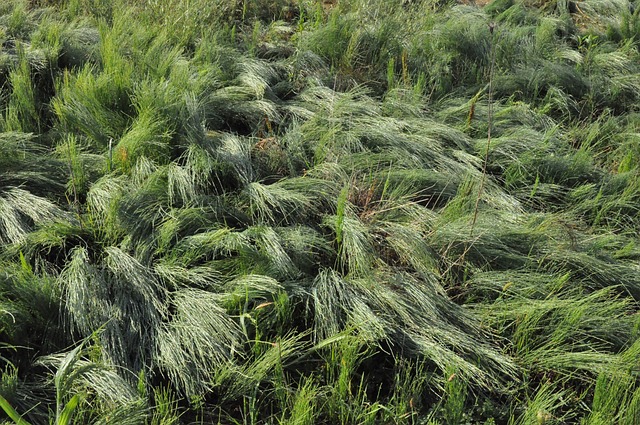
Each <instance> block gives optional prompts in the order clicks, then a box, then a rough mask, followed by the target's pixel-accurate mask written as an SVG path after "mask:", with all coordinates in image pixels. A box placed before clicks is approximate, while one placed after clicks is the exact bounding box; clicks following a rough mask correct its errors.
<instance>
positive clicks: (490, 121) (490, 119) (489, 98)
mask: <svg viewBox="0 0 640 425" xmlns="http://www.w3.org/2000/svg"><path fill="white" fill-rule="evenodd" d="M494 29H495V23H493V22H492V23H491V24H489V32H490V33H491V40H490V47H489V49H490V51H489V58H490V62H491V63H490V65H489V91H488V93H487V101H488V103H489V111H488V116H487V147H486V149H485V152H484V161H483V162H482V176H481V177H480V187H479V188H478V195H477V196H476V204H475V207H474V208H473V220H472V221H471V230H470V232H469V236H473V230H474V229H475V226H476V221H477V220H478V208H479V206H480V198H481V197H482V192H483V191H484V185H485V182H486V180H487V163H488V162H489V149H490V147H491V127H492V124H493V72H494V67H495V62H496V55H495V47H494Z"/></svg>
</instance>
